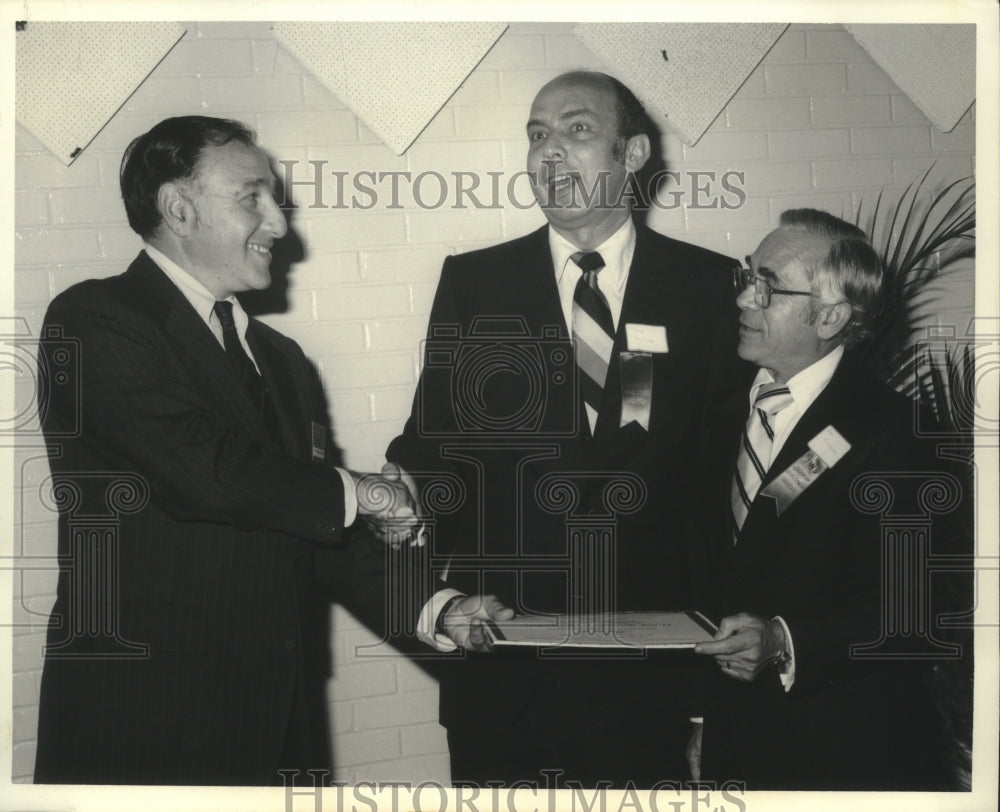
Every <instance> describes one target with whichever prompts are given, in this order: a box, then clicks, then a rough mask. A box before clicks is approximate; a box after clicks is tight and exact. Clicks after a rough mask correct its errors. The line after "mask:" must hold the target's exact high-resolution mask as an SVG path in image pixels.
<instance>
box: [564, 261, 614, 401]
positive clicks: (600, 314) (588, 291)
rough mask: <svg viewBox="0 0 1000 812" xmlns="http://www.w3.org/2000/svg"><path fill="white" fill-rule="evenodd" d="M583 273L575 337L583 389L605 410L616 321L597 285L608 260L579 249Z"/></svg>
mask: <svg viewBox="0 0 1000 812" xmlns="http://www.w3.org/2000/svg"><path fill="white" fill-rule="evenodd" d="M571 259H572V260H573V262H575V263H576V264H577V265H578V266H579V267H580V269H581V270H582V271H583V275H582V276H581V277H580V281H579V282H577V284H576V291H575V292H574V293H573V340H574V341H575V343H576V365H577V367H579V369H580V373H581V374H580V392H581V394H582V395H583V400H584V402H585V403H586V404H587V405H588V406H590V408H591V409H593V410H594V411H595V412H600V411H601V397H602V396H603V394H604V381H605V380H606V379H607V377H608V365H609V364H610V363H611V349H612V347H614V343H615V324H614V321H613V320H612V318H611V308H610V307H608V300H607V299H605V298H604V294H603V293H601V289H600V287H598V284H597V275H598V274H599V273H600V271H601V268H603V267H604V260H603V259H602V258H601V255H600V254H598V253H597V252H596V251H590V252H586V253H585V252H583V251H579V252H577V253H575V254H573V256H572V257H571Z"/></svg>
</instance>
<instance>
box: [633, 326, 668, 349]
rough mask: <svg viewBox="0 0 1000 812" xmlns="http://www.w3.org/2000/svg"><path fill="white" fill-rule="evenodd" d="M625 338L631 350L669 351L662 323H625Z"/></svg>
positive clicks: (665, 329) (665, 330)
mask: <svg viewBox="0 0 1000 812" xmlns="http://www.w3.org/2000/svg"><path fill="white" fill-rule="evenodd" d="M625 340H626V343H627V344H628V349H629V350H630V351H631V352H657V353H659V352H670V350H669V348H668V347H667V328H666V327H664V326H663V325H662V324H626V325H625Z"/></svg>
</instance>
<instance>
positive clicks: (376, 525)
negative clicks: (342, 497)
mask: <svg viewBox="0 0 1000 812" xmlns="http://www.w3.org/2000/svg"><path fill="white" fill-rule="evenodd" d="M351 476H352V478H353V479H354V486H355V493H356V495H357V499H358V516H359V517H361V518H362V519H363V520H364V521H365V523H366V524H367V525H368V526H369V527H370V528H371V530H372V532H373V533H374V534H375V537H376V538H378V539H379V540H380V541H383V542H385V543H386V544H388V545H390V546H391V547H393V548H398V547H399V546H400V545H402V544H403V543H404V542H409V543H410V544H422V543H423V533H424V527H423V523H424V515H425V514H424V510H423V508H422V507H421V505H420V497H419V494H418V493H417V486H416V483H414V481H413V478H412V477H411V476H410V475H409V474H407V473H406V471H404V470H403V469H402V468H400V467H399V466H398V465H396V464H395V463H392V462H387V463H386V464H385V465H384V466H382V473H381V474H356V473H353V472H352V473H351Z"/></svg>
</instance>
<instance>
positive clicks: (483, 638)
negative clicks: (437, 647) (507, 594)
mask: <svg viewBox="0 0 1000 812" xmlns="http://www.w3.org/2000/svg"><path fill="white" fill-rule="evenodd" d="M443 613H444V614H443V615H442V617H441V618H440V620H439V626H440V628H441V630H442V631H443V632H444V633H445V634H447V635H448V637H450V638H451V641H452V642H453V643H454V644H455V645H457V646H459V647H460V648H464V649H468V650H470V651H489V650H490V649H491V648H492V646H491V644H490V640H489V637H488V636H487V635H486V625H485V622H486V621H489V620H510V619H511V618H512V617H514V610H513V609H511V608H509V607H507V606H504V605H503V604H502V603H500V601H499V600H497V598H496V596H495V595H465V596H462V597H461V599H456V600H455V601H453V602H451V603H449V604H447V605H446V607H445V608H444V610H443Z"/></svg>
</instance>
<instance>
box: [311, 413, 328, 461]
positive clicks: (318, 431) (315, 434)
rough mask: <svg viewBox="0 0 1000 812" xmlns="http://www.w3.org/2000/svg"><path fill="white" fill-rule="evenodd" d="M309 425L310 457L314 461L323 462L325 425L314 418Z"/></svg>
mask: <svg viewBox="0 0 1000 812" xmlns="http://www.w3.org/2000/svg"><path fill="white" fill-rule="evenodd" d="M310 425H311V427H312V431H311V434H312V458H313V460H314V461H316V462H324V461H325V460H326V426H324V425H321V424H320V423H317V422H316V421H315V420H313V421H311V422H310Z"/></svg>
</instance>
